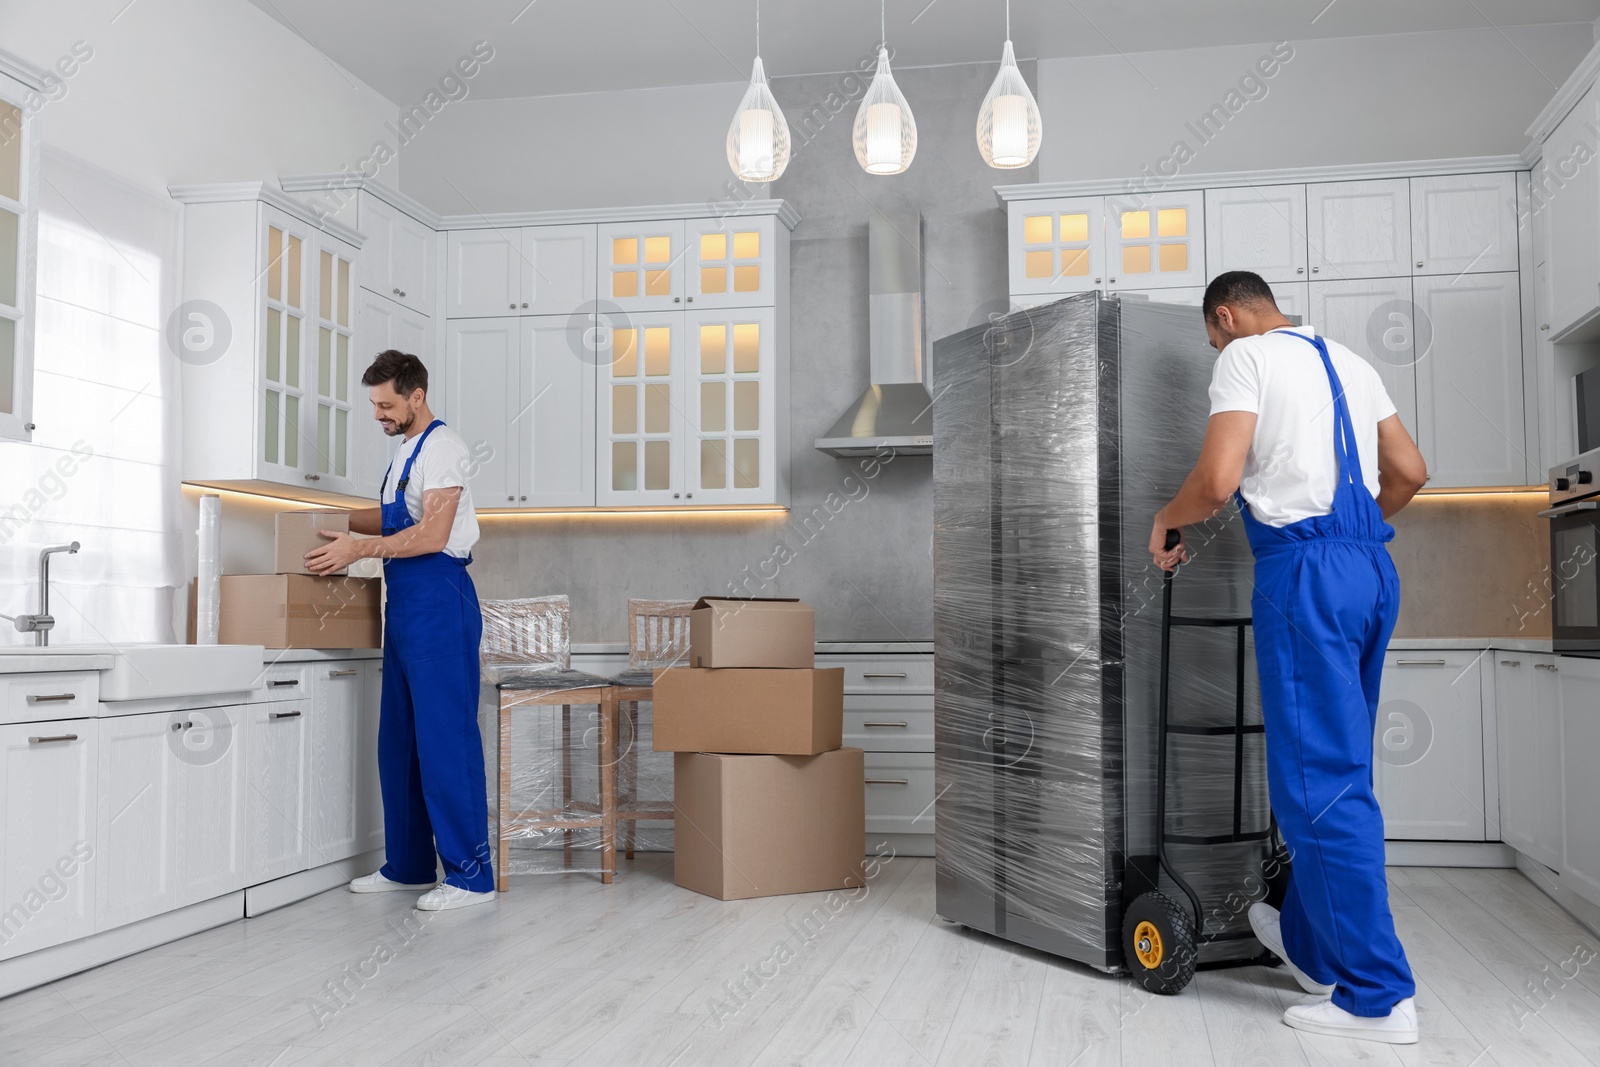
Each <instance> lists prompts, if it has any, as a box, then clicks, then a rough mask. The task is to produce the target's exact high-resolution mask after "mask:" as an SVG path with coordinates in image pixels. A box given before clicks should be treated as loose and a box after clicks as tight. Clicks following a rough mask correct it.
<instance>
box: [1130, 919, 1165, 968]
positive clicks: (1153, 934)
mask: <svg viewBox="0 0 1600 1067" xmlns="http://www.w3.org/2000/svg"><path fill="white" fill-rule="evenodd" d="M1133 954H1134V955H1135V956H1137V957H1138V958H1139V962H1140V963H1141V964H1143V965H1144V967H1145V969H1146V970H1149V971H1153V970H1155V969H1156V968H1157V967H1159V966H1161V955H1162V950H1161V932H1160V931H1159V930H1157V929H1156V928H1155V924H1154V923H1150V922H1141V923H1140V924H1139V925H1138V926H1136V927H1134V929H1133Z"/></svg>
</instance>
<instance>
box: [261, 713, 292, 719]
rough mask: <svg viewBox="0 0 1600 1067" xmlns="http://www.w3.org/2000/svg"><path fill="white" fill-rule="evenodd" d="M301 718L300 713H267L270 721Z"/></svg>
mask: <svg viewBox="0 0 1600 1067" xmlns="http://www.w3.org/2000/svg"><path fill="white" fill-rule="evenodd" d="M299 717H300V713H299V712H298V711H269V712H267V718H269V719H298V718H299Z"/></svg>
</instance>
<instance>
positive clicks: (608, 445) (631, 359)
mask: <svg viewBox="0 0 1600 1067" xmlns="http://www.w3.org/2000/svg"><path fill="white" fill-rule="evenodd" d="M629 321H630V322H631V325H629V326H625V327H618V328H616V329H613V330H611V331H610V341H611V350H610V352H605V351H602V352H601V354H600V356H601V360H602V361H603V362H604V364H605V368H606V373H605V380H604V382H603V383H602V386H601V389H602V397H601V400H600V403H599V411H600V413H599V418H598V425H599V440H598V446H597V448H596V450H595V474H596V498H597V501H598V503H599V504H600V505H601V506H632V505H651V504H673V503H678V504H687V503H693V501H692V500H688V499H685V497H684V492H685V490H684V477H685V474H686V471H685V463H684V452H685V445H686V424H685V420H684V414H683V413H684V405H685V403H686V401H685V399H684V393H685V391H686V390H687V386H688V375H687V374H686V373H685V368H684V349H685V343H684V334H685V332H686V331H687V329H688V323H687V321H686V320H685V318H684V316H683V314H682V313H681V312H677V313H675V312H662V313H656V314H643V313H641V314H635V315H631V316H630V317H629Z"/></svg>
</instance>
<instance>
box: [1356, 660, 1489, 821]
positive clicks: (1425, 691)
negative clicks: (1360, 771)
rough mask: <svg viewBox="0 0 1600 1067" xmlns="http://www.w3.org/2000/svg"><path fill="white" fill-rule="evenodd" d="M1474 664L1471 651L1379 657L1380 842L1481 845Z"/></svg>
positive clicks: (1376, 753)
mask: <svg viewBox="0 0 1600 1067" xmlns="http://www.w3.org/2000/svg"><path fill="white" fill-rule="evenodd" d="M1481 661H1482V654H1481V653H1479V652H1477V651H1437V652H1435V651H1419V652H1390V653H1388V654H1387V655H1386V656H1385V657H1384V664H1383V681H1382V688H1381V697H1380V701H1379V704H1378V724H1377V736H1376V738H1375V739H1374V748H1373V764H1372V768H1373V788H1374V790H1375V791H1376V792H1377V796H1378V804H1379V806H1380V807H1381V808H1382V809H1383V823H1384V836H1385V837H1387V838H1390V839H1398V840H1422V841H1482V840H1484V834H1485V829H1486V826H1485V819H1484V791H1483V779H1484V775H1483V770H1484V764H1483V674H1482V662H1481Z"/></svg>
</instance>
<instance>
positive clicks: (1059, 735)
mask: <svg viewBox="0 0 1600 1067" xmlns="http://www.w3.org/2000/svg"><path fill="white" fill-rule="evenodd" d="M1215 359H1216V353H1215V352H1214V351H1213V350H1212V349H1211V347H1210V345H1209V344H1208V342H1207V340H1206V334H1205V329H1204V325H1203V323H1202V320H1201V315H1200V309H1199V308H1196V307H1187V306H1183V307H1180V306H1174V305H1166V304H1161V303H1157V302H1153V301H1149V300H1142V299H1135V298H1131V297H1130V298H1121V299H1118V298H1114V297H1112V298H1108V297H1105V296H1102V295H1101V294H1099V293H1086V294H1082V295H1079V296H1072V297H1068V298H1066V299H1063V300H1060V301H1058V302H1055V303H1052V304H1049V305H1046V306H1043V307H1038V308H1033V309H1028V310H1024V311H1018V312H1014V313H1012V314H1010V315H1009V316H1006V317H1005V318H1002V319H999V320H997V321H995V322H993V323H991V324H989V325H986V326H978V327H974V328H972V329H969V330H966V331H964V332H962V333H958V334H955V335H953V336H950V337H946V338H944V339H942V340H940V341H938V342H936V343H935V345H934V357H933V374H934V389H933V392H934V397H935V399H934V447H933V480H934V490H933V491H934V648H935V656H934V664H935V674H936V695H935V717H934V722H935V725H934V733H935V777H936V797H937V799H936V801H935V835H936V836H935V853H936V858H935V865H936V872H937V875H936V886H937V889H936V892H937V905H936V907H937V911H938V914H939V915H941V916H943V917H944V918H946V919H949V920H951V921H953V922H956V923H959V924H962V925H964V926H967V927H970V928H972V929H975V930H980V931H984V932H987V933H990V934H994V935H996V936H999V937H1004V938H1007V939H1009V940H1012V941H1015V942H1018V943H1020V944H1024V945H1027V946H1030V947H1032V948H1035V949H1039V950H1042V951H1045V952H1050V953H1053V954H1056V955H1059V956H1063V957H1067V958H1069V959H1073V960H1078V961H1081V962H1083V963H1086V964H1089V965H1091V966H1093V967H1096V968H1099V969H1102V970H1105V971H1117V970H1120V969H1121V968H1122V966H1123V958H1122V950H1121V916H1122V909H1123V907H1124V905H1125V904H1126V903H1127V902H1128V901H1130V900H1131V899H1132V897H1133V896H1136V895H1138V892H1140V891H1143V890H1144V889H1148V888H1152V885H1151V884H1150V880H1151V879H1152V878H1156V880H1157V885H1158V886H1159V888H1160V889H1162V891H1164V892H1166V893H1167V894H1168V895H1169V896H1171V897H1172V898H1173V899H1175V900H1179V901H1182V900H1183V899H1184V898H1183V896H1182V895H1181V894H1180V893H1179V892H1178V891H1177V890H1176V889H1175V888H1174V887H1173V886H1172V885H1171V884H1169V883H1170V879H1168V878H1166V877H1165V876H1164V875H1160V876H1157V875H1155V874H1154V872H1153V870H1152V866H1151V864H1150V862H1149V859H1150V857H1151V856H1152V855H1153V853H1154V849H1155V837H1156V833H1155V828H1154V817H1155V815H1154V812H1155V807H1154V804H1155V790H1154V779H1155V749H1156V746H1155V732H1156V706H1157V691H1158V688H1157V687H1158V682H1159V676H1160V675H1159V666H1160V664H1159V654H1160V630H1161V627H1160V622H1161V607H1162V581H1163V578H1162V572H1161V571H1160V570H1159V569H1157V568H1156V567H1155V566H1154V565H1153V564H1152V563H1151V562H1150V556H1149V552H1148V549H1147V545H1148V542H1149V539H1150V534H1151V530H1152V525H1153V521H1154V517H1155V512H1156V509H1157V508H1159V507H1160V506H1161V505H1162V504H1163V503H1165V502H1166V501H1167V500H1168V499H1169V498H1170V497H1171V496H1172V495H1173V494H1174V493H1175V492H1176V491H1177V489H1178V487H1179V485H1180V484H1181V482H1182V480H1183V477H1184V476H1185V474H1187V472H1188V471H1189V469H1190V468H1191V467H1192V465H1193V463H1194V461H1195V459H1196V457H1197V456H1198V454H1199V450H1200V443H1201V439H1202V437H1203V435H1204V432H1205V424H1206V419H1207V417H1208V414H1209V400H1208V396H1207V387H1208V385H1209V383H1210V378H1211V369H1212V365H1213V363H1214V361H1215ZM1187 538H1188V544H1189V547H1190V552H1191V555H1192V556H1193V560H1192V562H1190V563H1189V564H1187V565H1185V566H1184V567H1183V568H1182V570H1181V571H1180V573H1179V575H1178V576H1177V577H1176V579H1175V580H1174V586H1173V597H1174V608H1173V610H1174V612H1175V613H1178V612H1181V613H1183V614H1185V615H1207V614H1214V615H1229V616H1240V615H1242V616H1248V615H1249V613H1250V592H1251V567H1252V560H1251V556H1250V551H1249V547H1248V545H1247V543H1246V541H1245V535H1244V529H1243V525H1242V520H1241V519H1240V517H1239V515H1238V513H1237V509H1235V508H1232V507H1230V508H1228V509H1226V510H1225V511H1224V512H1223V513H1221V514H1219V515H1218V516H1217V517H1216V518H1215V519H1213V520H1212V521H1210V522H1209V523H1206V524H1204V525H1203V526H1201V527H1195V528H1191V529H1190V530H1189V531H1188V535H1187ZM1175 634H1176V635H1177V636H1175V637H1174V638H1173V643H1172V652H1171V672H1170V679H1171V681H1170V685H1171V702H1170V709H1171V711H1170V715H1171V721H1172V722H1173V723H1183V724H1189V725H1198V726H1210V725H1219V724H1227V725H1230V726H1231V725H1232V723H1233V722H1234V715H1235V694H1236V692H1237V691H1238V687H1239V686H1241V685H1242V686H1243V687H1244V693H1245V708H1246V710H1245V715H1246V719H1247V721H1249V722H1252V723H1256V724H1259V723H1260V721H1261V720H1260V697H1259V691H1258V686H1257V680H1256V669H1255V662H1254V654H1253V648H1251V647H1249V643H1248V641H1246V650H1245V655H1244V659H1243V660H1241V659H1240V658H1239V656H1238V655H1237V653H1236V644H1237V640H1238V639H1237V632H1236V631H1233V630H1218V631H1211V630H1204V629H1200V630H1182V631H1175ZM1246 634H1247V635H1248V631H1246ZM1235 743H1236V742H1235V740H1234V738H1233V737H1231V736H1229V737H1226V738H1222V737H1211V736H1193V735H1185V736H1182V737H1174V738H1172V739H1170V740H1169V742H1168V747H1167V753H1168V772H1167V774H1168V784H1167V794H1166V796H1167V810H1166V825H1167V829H1168V832H1169V833H1170V834H1174V835H1187V836H1206V835H1208V834H1211V833H1213V832H1215V833H1221V832H1225V831H1226V830H1227V829H1230V828H1232V824H1233V812H1234V804H1235V796H1234V766H1235V757H1236V756H1238V757H1239V760H1240V764H1241V765H1242V766H1243V767H1244V768H1245V770H1244V775H1243V780H1242V787H1241V789H1240V796H1239V803H1240V805H1241V807H1242V811H1243V822H1244V823H1245V824H1246V826H1247V827H1249V826H1259V827H1265V826H1266V825H1267V820H1268V817H1269V806H1268V802H1267V793H1266V775H1265V763H1264V752H1263V746H1262V735H1261V734H1259V733H1256V734H1253V735H1247V736H1246V740H1245V742H1244V744H1243V749H1242V751H1241V752H1236V750H1235ZM1270 851H1271V849H1270V845H1268V844H1265V843H1262V842H1253V843H1242V844H1228V845H1220V846H1219V845H1171V846H1169V848H1168V856H1169V859H1171V860H1172V862H1173V863H1174V864H1176V865H1177V867H1178V868H1179V871H1180V873H1181V874H1182V875H1183V876H1184V877H1185V878H1187V879H1188V880H1189V881H1190V882H1191V884H1193V886H1194V887H1195V889H1196V890H1197V891H1198V893H1199V895H1200V897H1201V900H1202V902H1203V905H1204V912H1205V914H1204V915H1203V916H1202V921H1201V923H1200V924H1199V926H1198V930H1199V933H1200V935H1201V942H1202V949H1201V953H1200V961H1201V962H1202V963H1205V962H1208V961H1217V960H1221V959H1225V958H1245V957H1250V956H1255V955H1257V954H1259V952H1260V951H1261V950H1260V948H1259V946H1258V945H1257V943H1256V942H1254V941H1253V940H1248V939H1247V935H1248V926H1249V924H1248V920H1247V918H1246V915H1245V911H1246V909H1247V908H1248V905H1249V903H1250V902H1251V901H1252V900H1255V899H1261V898H1262V896H1263V895H1265V885H1266V882H1267V877H1266V876H1267V874H1268V873H1269V871H1270V868H1271V865H1272V860H1271V857H1270V855H1269V853H1270ZM1241 932H1243V936H1241ZM1225 934H1232V935H1233V936H1234V937H1235V938H1236V940H1230V941H1218V942H1215V943H1207V938H1208V936H1217V935H1225Z"/></svg>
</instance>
